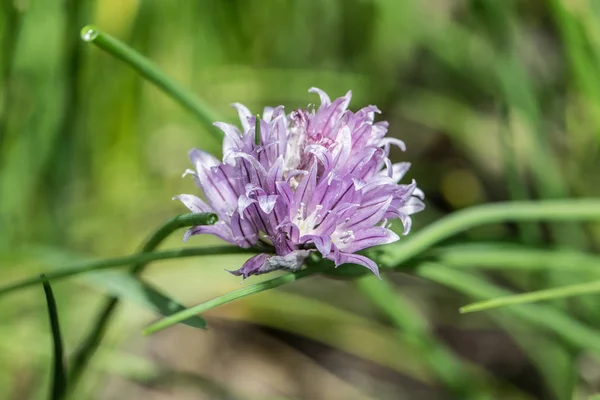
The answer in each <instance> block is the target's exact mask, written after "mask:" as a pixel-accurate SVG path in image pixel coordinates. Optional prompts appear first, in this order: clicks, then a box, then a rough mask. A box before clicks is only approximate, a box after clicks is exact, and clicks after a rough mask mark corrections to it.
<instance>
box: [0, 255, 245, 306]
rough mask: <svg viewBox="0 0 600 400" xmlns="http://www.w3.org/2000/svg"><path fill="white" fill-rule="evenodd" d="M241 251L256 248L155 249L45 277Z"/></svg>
mask: <svg viewBox="0 0 600 400" xmlns="http://www.w3.org/2000/svg"><path fill="white" fill-rule="evenodd" d="M241 253H249V254H252V253H256V249H242V248H240V247H235V246H216V247H192V248H189V249H174V250H165V251H157V252H153V253H136V254H132V255H130V256H125V257H119V258H110V259H108V260H98V261H89V262H85V263H81V264H76V265H73V266H71V267H67V268H63V269H61V270H60V271H56V272H49V273H47V274H46V277H47V279H48V280H50V281H58V280H61V279H65V278H69V277H71V276H74V275H79V274H82V273H85V272H91V271H98V270H103V269H110V268H117V267H124V266H127V265H134V264H138V263H149V262H152V261H160V260H171V259H175V258H188V257H197V256H217V255H223V254H241ZM40 282H42V279H41V278H39V277H32V278H27V279H23V280H21V281H18V282H15V283H12V284H9V285H6V286H4V287H2V288H0V296H1V295H4V294H7V293H11V292H14V291H16V290H19V289H24V288H26V287H30V286H34V285H37V284H39V283H40Z"/></svg>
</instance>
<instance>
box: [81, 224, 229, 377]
mask: <svg viewBox="0 0 600 400" xmlns="http://www.w3.org/2000/svg"><path fill="white" fill-rule="evenodd" d="M216 222H217V215H216V214H213V213H197V214H184V215H178V216H176V217H174V218H172V219H170V220H169V221H167V222H166V223H165V224H164V225H163V226H161V227H160V228H159V229H158V230H157V231H155V232H154V233H153V234H152V235H151V236H150V237H149V238H148V240H147V241H146V243H145V244H144V245H143V247H142V250H141V253H142V254H143V253H150V252H152V251H153V250H154V249H156V248H157V247H158V245H159V244H160V243H161V242H162V241H163V240H165V239H166V238H167V237H168V236H169V235H170V234H171V233H173V232H174V231H175V230H177V229H179V228H183V227H189V226H196V225H214V224H215V223H216ZM148 263H149V262H142V261H138V262H136V263H135V264H134V265H133V266H132V267H131V270H130V271H129V272H130V273H131V274H132V275H134V276H136V277H137V276H139V275H140V274H141V273H142V271H143V270H144V268H145V267H146V266H147V265H148ZM118 305H119V298H118V297H116V296H113V297H109V298H108V299H107V300H106V303H105V304H104V307H102V310H101V311H100V313H99V314H98V317H97V318H96V322H95V323H94V326H93V327H92V329H91V330H90V333H89V334H88V336H86V338H85V339H84V340H83V343H82V344H81V346H80V347H79V349H78V350H77V351H76V352H75V354H73V357H72V359H73V361H72V363H71V365H72V367H71V373H70V376H69V381H70V382H71V387H74V386H75V385H76V384H77V381H78V380H79V378H80V377H81V375H82V373H83V371H84V370H85V367H86V366H87V364H88V363H89V360H90V359H91V357H92V356H93V355H94V353H95V352H96V349H97V348H98V346H99V345H100V342H101V341H102V338H103V337H104V333H105V332H106V329H107V327H108V324H109V322H110V319H111V317H112V316H113V315H114V311H115V310H116V308H117V306H118Z"/></svg>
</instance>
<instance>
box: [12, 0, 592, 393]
mask: <svg viewBox="0 0 600 400" xmlns="http://www.w3.org/2000/svg"><path fill="white" fill-rule="evenodd" d="M1 4H2V9H1V11H0V17H1V18H0V46H1V48H0V282H2V283H8V282H11V281H15V280H17V279H19V278H22V277H27V276H31V275H35V274H37V273H39V272H40V271H46V270H51V269H52V268H56V267H60V266H63V265H65V264H73V263H74V262H75V261H77V260H83V259H92V258H102V257H115V256H119V255H124V254H129V253H132V252H133V251H135V250H136V249H137V248H138V245H139V243H141V242H142V240H143V239H144V238H145V237H146V236H147V235H148V234H149V233H150V232H151V231H153V230H154V229H156V227H158V226H159V225H160V224H161V223H162V222H163V221H165V220H167V219H168V218H170V217H172V216H174V215H176V214H179V213H183V212H185V211H186V210H185V209H184V208H183V206H182V205H181V204H179V203H178V202H173V201H171V197H172V196H173V195H176V194H179V193H194V192H195V190H196V189H195V188H194V185H193V183H192V181H191V180H189V179H181V173H182V172H183V171H184V170H185V169H186V168H188V167H190V165H189V161H188V160H187V152H188V150H189V149H191V148H193V147H200V148H203V149H206V150H208V151H211V152H213V153H215V154H218V153H219V151H220V144H219V143H218V142H216V141H215V140H214V139H213V138H212V137H211V136H210V135H209V134H208V133H207V132H206V131H205V129H204V128H203V127H202V125H201V124H200V123H198V122H197V121H196V120H195V119H194V118H193V116H192V115H191V114H189V113H188V112H186V111H185V110H183V109H182V108H180V107H179V106H178V105H177V104H176V103H175V102H174V101H173V100H171V99H170V98H168V97H167V96H166V95H165V94H164V93H162V92H160V91H159V90H158V89H156V88H155V87H153V86H152V85H151V84H149V83H147V82H144V81H143V80H142V79H141V78H140V77H139V76H138V75H136V73H135V72H134V71H132V70H131V69H130V68H129V67H128V66H127V65H125V64H123V63H122V62H120V61H118V60H116V59H114V58H112V57H111V56H110V55H108V54H106V53H103V52H101V51H100V50H98V49H97V48H94V47H93V46H90V45H88V44H86V43H84V42H82V41H81V40H80V37H79V30H80V29H81V27H82V26H84V25H85V24H87V23H94V24H96V25H97V26H98V27H99V28H101V29H102V30H104V31H105V32H108V33H110V34H112V35H113V36H115V37H118V38H120V39H121V40H123V41H124V42H126V43H128V44H129V45H131V46H132V47H134V48H135V49H137V50H138V51H140V52H141V53H142V54H144V55H146V56H147V57H148V58H150V59H151V60H153V61H154V62H155V63H156V64H157V65H158V66H160V68H161V69H162V70H163V71H164V72H165V73H166V74H168V75H170V76H172V77H174V78H175V79H176V80H177V81H178V82H180V83H181V84H182V85H183V86H185V87H186V88H188V89H189V90H190V91H192V92H194V93H195V94H197V95H198V96H200V97H201V98H203V99H204V100H205V101H206V102H207V103H209V104H210V105H211V106H212V107H214V109H215V110H217V111H218V112H219V113H220V114H221V115H223V116H224V118H226V119H229V120H230V121H235V113H234V110H233V109H231V108H230V107H229V104H230V103H232V102H241V103H243V104H246V105H247V106H248V107H250V109H251V110H254V111H258V110H261V109H262V107H264V106H265V105H278V104H284V105H285V106H286V109H287V110H292V109H293V108H295V107H301V106H305V105H306V104H308V103H314V102H317V98H316V96H314V95H311V94H309V93H307V90H308V88H310V87H312V86H316V87H319V88H322V89H324V90H325V91H327V92H328V93H329V94H330V95H331V96H332V97H337V96H341V95H343V94H344V93H345V92H346V91H347V90H349V89H351V90H352V91H353V94H354V97H353V101H352V104H351V107H352V108H353V109H357V108H359V107H362V106H365V105H367V104H377V105H378V107H379V108H380V109H381V110H382V111H383V115H382V117H381V118H384V119H386V120H388V121H389V122H390V124H391V126H390V135H392V136H395V137H399V138H401V139H402V140H404V141H405V142H406V144H407V147H408V151H407V152H406V153H404V154H403V153H400V152H398V153H393V157H392V160H393V161H401V160H402V161H404V160H407V161H410V162H412V163H413V166H412V168H411V170H410V172H409V178H415V179H416V180H417V182H418V183H419V186H420V187H421V188H422V189H423V190H424V191H425V193H426V195H427V209H426V210H425V211H424V212H422V213H420V214H418V215H416V216H415V217H414V218H413V221H414V226H413V232H417V231H419V229H421V228H422V227H423V226H426V225H428V224H429V223H430V222H432V221H435V220H437V219H439V218H441V217H442V216H444V215H445V214H448V213H450V212H452V211H454V210H457V209H462V208H466V207H469V206H471V205H476V204H482V203H487V202H496V201H506V200H522V199H546V198H568V197H596V196H598V194H599V192H600V180H599V178H598V176H599V175H598V174H599V173H600V165H599V164H598V160H599V154H598V153H599V150H600V147H599V142H600V73H599V72H600V69H599V66H600V3H599V2H597V1H593V0H577V1H575V0H572V1H568V0H562V1H561V0H545V1H541V0H518V1H517V0H428V1H419V0H318V1H313V0H295V1H294V0H198V1H182V0H177V1H158V0H139V1H135V0H96V1H93V0H90V1H83V0H81V1H78V0H63V1H42V0H14V1H13V0H2V2H1ZM396 228H398V227H397V226H396ZM598 228H599V227H598V225H591V224H570V223H560V224H557V223H555V224H537V223H528V224H503V225H494V226H487V227H482V228H477V229H473V230H470V231H469V232H467V233H465V234H464V235H461V236H460V237H458V238H456V239H454V241H453V242H454V243H458V244H465V243H471V242H491V241H494V242H502V243H506V244H507V245H510V246H516V245H522V246H525V245H526V246H530V247H532V248H533V247H535V248H543V249H548V248H553V249H554V248H558V249H561V251H562V250H564V251H566V252H569V253H568V254H575V255H579V256H581V257H583V258H585V260H586V262H587V263H588V265H592V266H595V265H598V266H599V267H600V262H597V260H596V259H595V258H594V257H593V256H592V255H590V253H592V252H593V251H594V250H595V249H596V248H597V246H598V243H599V242H598V240H599V235H600V231H599V229H598ZM406 240H410V238H408V239H406ZM215 243H218V240H217V239H214V238H210V237H198V236H196V237H194V238H193V239H192V240H191V241H190V243H188V246H191V245H210V244H215ZM471 244H473V243H471ZM476 244H477V243H475V245H476ZM181 246H182V243H181V236H180V235H174V236H173V237H172V238H171V239H169V241H168V243H166V244H165V246H164V247H171V248H173V247H181ZM455 246H458V245H455ZM473 249H475V250H477V251H473ZM584 252H585V253H584ZM444 254H446V253H444ZM449 254H450V255H449V256H448V255H447V256H446V259H445V261H446V264H447V265H446V266H447V267H448V268H449V269H450V270H451V271H453V272H452V273H454V274H455V275H454V276H455V278H456V281H457V282H459V283H462V286H461V284H457V285H454V286H453V287H450V288H449V287H444V286H452V285H440V284H438V283H435V282H432V281H431V280H429V279H423V278H420V277H417V276H416V275H415V274H414V273H412V270H413V268H414V267H417V264H416V263H417V261H414V262H412V263H409V264H410V265H406V266H404V267H406V269H405V270H403V272H397V273H387V274H385V275H384V279H385V280H386V281H388V282H391V283H393V288H394V290H395V294H394V293H392V296H393V297H394V302H392V303H389V305H390V306H391V307H394V310H395V312H397V313H399V315H400V317H399V320H397V321H396V322H395V324H394V323H392V322H390V321H388V319H387V318H386V316H385V315H383V314H382V312H381V311H380V310H379V309H377V308H376V307H375V306H374V305H373V304H372V303H371V302H370V301H368V300H367V299H365V298H364V297H362V296H361V295H360V293H359V287H357V285H355V284H354V282H352V281H351V280H342V279H340V280H336V279H327V278H324V277H316V278H311V279H309V280H307V281H303V282H298V283H297V284H293V285H289V286H286V287H284V288H282V289H278V290H272V291H268V292H265V293H262V294H259V295H256V296H252V297H248V298H245V299H242V300H240V301H238V302H234V303H231V304H229V305H227V306H224V307H221V308H217V309H215V310H212V311H210V312H209V313H207V315H206V317H207V319H208V322H209V324H210V327H211V328H210V330H209V331H207V332H202V331H198V330H194V329H192V328H189V327H183V326H177V327H174V328H171V329H169V330H167V331H164V332H161V333H159V334H157V335H154V336H151V337H142V336H141V333H140V332H141V329H142V327H143V326H144V325H145V324H147V323H148V322H150V321H153V320H155V319H156V315H155V314H153V313H151V312H149V311H147V310H146V309H145V308H144V307H140V306H138V305H136V304H135V302H131V301H125V302H124V305H123V307H121V308H120V309H119V315H118V318H117V319H116V321H115V322H114V323H113V324H112V325H111V327H110V329H109V332H108V338H107V340H106V341H105V342H104V343H103V346H102V347H101V350H100V352H99V354H98V356H97V357H96V358H94V359H93V362H92V365H91V367H90V369H89V370H88V372H87V373H86V375H85V377H84V379H83V381H82V382H81V383H80V384H79V385H78V386H77V388H76V389H75V394H74V396H73V398H75V399H137V398H149V399H167V398H168V399H309V400H313V399H314V400H318V399H425V400H429V399H436V400H437V399H467V398H469V399H470V398H473V399H475V398H478V399H484V398H488V399H556V400H562V399H587V398H588V397H589V396H590V395H591V394H592V393H594V392H596V391H600V364H599V363H598V360H599V358H598V356H597V354H600V350H599V349H600V344H598V343H599V341H600V307H599V305H600V300H599V299H598V298H597V297H594V296H587V297H581V298H575V299H571V300H569V301H553V302H549V303H543V304H540V305H535V306H523V307H521V308H514V310H522V311H521V312H517V311H514V312H513V309H512V308H511V309H506V310H501V311H490V312H486V313H480V314H472V315H464V316H463V315H459V314H458V312H457V310H458V307H460V306H461V305H463V304H465V303H468V302H471V301H473V300H477V299H481V298H486V297H493V296H498V295H499V294H501V293H502V292H500V291H499V290H501V289H500V288H505V289H510V290H512V291H515V292H522V291H530V290H536V289H543V288H546V287H555V286H560V285H566V284H571V283H576V282H586V281H588V280H590V279H591V278H593V277H596V278H598V277H599V276H600V273H599V272H596V271H595V270H594V269H593V268H588V269H583V270H582V269H580V268H576V267H577V265H574V264H573V263H572V262H571V261H569V260H572V259H573V258H570V259H569V258H567V259H565V260H566V261H565V262H564V265H559V266H558V267H557V268H554V269H553V270H552V271H548V270H546V269H544V266H543V265H541V266H539V268H527V267H523V266H521V267H519V263H521V264H527V262H526V261H525V262H523V260H522V259H520V258H519V256H518V253H514V254H516V255H515V256H514V257H513V258H514V260H513V261H512V264H511V263H510V262H508V261H507V262H506V264H505V263H504V261H503V260H504V258H503V257H505V256H506V254H513V253H511V250H510V248H507V250H501V251H498V250H496V251H495V252H493V251H487V250H486V249H485V248H483V250H481V248H479V249H477V248H475V247H473V246H471V247H468V246H467V247H465V249H464V250H461V248H460V247H455V248H454V250H452V251H449ZM469 255H470V256H471V258H469V257H468V256H469ZM432 257H433V256H432ZM461 257H462V258H461ZM245 258H247V257H244V256H220V257H204V258H196V259H184V260H175V261H170V262H161V263H156V264H153V265H152V266H151V268H150V269H149V270H148V271H147V273H145V275H144V277H145V278H147V280H148V281H150V282H153V283H154V284H155V285H156V286H158V287H160V288H163V289H164V290H165V291H166V292H168V293H171V294H172V295H173V296H174V297H176V298H178V299H180V300H181V301H183V302H184V304H195V303H198V302H200V301H203V300H206V299H209V298H211V297H214V296H217V295H220V294H223V293H226V292H228V291H231V290H235V289H237V288H239V287H240V284H239V280H238V279H237V278H235V277H232V276H231V275H229V274H227V273H225V272H224V271H223V269H224V268H227V269H234V268H237V267H239V265H241V263H242V262H243V261H244V260H245ZM438 261H439V260H438ZM555 261H556V260H555ZM530 264H536V260H535V259H534V260H533V261H531V262H530ZM515 265H516V266H515ZM481 266H485V267H487V269H486V271H485V272H484V271H482V270H481V269H478V267H481ZM110 277H111V273H95V274H90V275H86V276H82V277H78V278H76V279H73V280H68V281H61V282H59V283H56V284H54V289H55V292H56V295H57V301H58V303H59V306H60V310H59V311H60V317H61V323H62V328H63V334H64V337H65V345H66V349H67V351H68V352H72V351H73V350H74V349H75V348H76V346H77V344H78V343H79V341H80V340H81V339H82V338H83V337H84V335H85V333H86V332H87V331H88V329H89V328H90V325H91V321H92V320H93V318H94V313H95V312H96V311H97V310H98V307H99V305H100V304H101V300H102V299H103V296H104V295H105V294H106V293H121V292H122V290H121V291H119V288H118V287H114V285H111V284H110V282H111V279H110ZM260 279H262V277H261V278H260ZM260 279H255V278H253V279H252V280H253V281H259V280H260ZM250 283H252V282H250ZM246 284H248V283H246ZM528 307H529V308H528ZM50 341H51V338H50V333H49V328H48V321H47V316H46V309H45V303H44V298H43V294H42V289H41V287H35V288H31V289H27V290H23V291H22V292H18V293H15V294H11V295H10V296H6V297H3V298H1V299H0V399H1V400H5V399H15V400H21V399H38V398H40V399H41V398H46V396H47V392H48V382H49V369H50V359H51V345H50V343H51V342H50ZM594 346H596V347H595V348H593V347H594Z"/></svg>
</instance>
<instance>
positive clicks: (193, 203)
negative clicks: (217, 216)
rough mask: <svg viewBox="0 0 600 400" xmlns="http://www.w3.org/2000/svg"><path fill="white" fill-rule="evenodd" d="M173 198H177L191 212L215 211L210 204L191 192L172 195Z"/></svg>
mask: <svg viewBox="0 0 600 400" xmlns="http://www.w3.org/2000/svg"><path fill="white" fill-rule="evenodd" d="M173 200H179V201H181V202H182V203H183V205H184V206H186V207H187V208H188V209H189V210H190V211H191V212H193V213H200V212H215V210H213V209H212V207H211V206H209V205H208V204H206V203H205V202H204V201H202V200H201V199H200V198H199V197H196V196H194V195H191V194H180V195H179V196H175V197H173Z"/></svg>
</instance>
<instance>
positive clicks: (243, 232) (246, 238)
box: [231, 212, 258, 248]
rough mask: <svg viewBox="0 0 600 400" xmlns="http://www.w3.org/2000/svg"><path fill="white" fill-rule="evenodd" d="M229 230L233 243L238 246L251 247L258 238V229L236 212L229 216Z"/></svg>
mask: <svg viewBox="0 0 600 400" xmlns="http://www.w3.org/2000/svg"><path fill="white" fill-rule="evenodd" d="M231 231H232V237H233V240H234V242H235V244H237V245H238V246H240V247H243V248H248V247H251V246H253V245H254V244H256V241H257V240H258V229H256V227H255V226H254V225H253V224H252V223H251V222H250V221H246V220H243V219H242V217H241V216H240V214H239V213H238V212H235V213H233V215H232V216H231Z"/></svg>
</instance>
